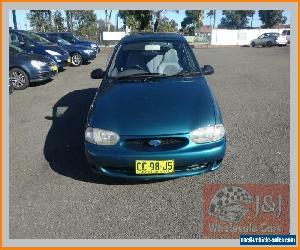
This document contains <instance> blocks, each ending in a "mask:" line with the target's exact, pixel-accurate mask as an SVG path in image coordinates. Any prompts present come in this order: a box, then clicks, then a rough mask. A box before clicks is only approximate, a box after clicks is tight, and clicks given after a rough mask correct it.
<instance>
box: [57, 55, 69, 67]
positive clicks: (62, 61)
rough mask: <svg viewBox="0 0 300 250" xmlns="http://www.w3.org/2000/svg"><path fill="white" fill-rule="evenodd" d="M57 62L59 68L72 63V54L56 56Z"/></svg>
mask: <svg viewBox="0 0 300 250" xmlns="http://www.w3.org/2000/svg"><path fill="white" fill-rule="evenodd" d="M55 61H56V64H57V66H58V68H59V69H63V67H65V66H68V65H69V64H70V63H71V57H70V56H57V57H55Z"/></svg>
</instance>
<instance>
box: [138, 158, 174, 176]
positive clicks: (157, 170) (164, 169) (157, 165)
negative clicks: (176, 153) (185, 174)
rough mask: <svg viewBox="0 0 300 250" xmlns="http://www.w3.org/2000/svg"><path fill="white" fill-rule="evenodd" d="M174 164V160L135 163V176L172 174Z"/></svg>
mask: <svg viewBox="0 0 300 250" xmlns="http://www.w3.org/2000/svg"><path fill="white" fill-rule="evenodd" d="M174 167H175V163H174V160H164V161H147V160H136V161H135V173H136V174H168V173H174Z"/></svg>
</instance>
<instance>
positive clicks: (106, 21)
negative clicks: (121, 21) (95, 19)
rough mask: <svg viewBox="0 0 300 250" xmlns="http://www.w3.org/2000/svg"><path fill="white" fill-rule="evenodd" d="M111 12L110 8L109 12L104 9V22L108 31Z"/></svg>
mask: <svg viewBox="0 0 300 250" xmlns="http://www.w3.org/2000/svg"><path fill="white" fill-rule="evenodd" d="M111 13H112V10H111V11H110V12H109V14H108V11H107V10H105V23H106V27H107V31H110V25H111V23H110V20H111Z"/></svg>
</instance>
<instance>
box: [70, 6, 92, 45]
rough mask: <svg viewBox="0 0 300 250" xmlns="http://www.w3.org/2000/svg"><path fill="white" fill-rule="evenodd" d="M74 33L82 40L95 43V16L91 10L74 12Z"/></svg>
mask: <svg viewBox="0 0 300 250" xmlns="http://www.w3.org/2000/svg"><path fill="white" fill-rule="evenodd" d="M73 18H74V24H73V28H74V25H75V28H76V29H75V30H74V33H75V34H76V35H77V36H79V37H82V38H84V39H87V38H88V39H90V40H94V41H96V39H97V22H96V21H97V16H96V14H95V13H94V11H93V10H77V11H76V12H74V16H73Z"/></svg>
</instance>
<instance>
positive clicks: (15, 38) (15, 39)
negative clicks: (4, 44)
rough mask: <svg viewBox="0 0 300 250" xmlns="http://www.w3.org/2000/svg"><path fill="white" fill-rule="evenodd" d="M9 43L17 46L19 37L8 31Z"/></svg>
mask: <svg viewBox="0 0 300 250" xmlns="http://www.w3.org/2000/svg"><path fill="white" fill-rule="evenodd" d="M9 43H11V44H13V45H16V46H18V45H19V38H18V36H17V35H16V34H14V33H10V34H9Z"/></svg>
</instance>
